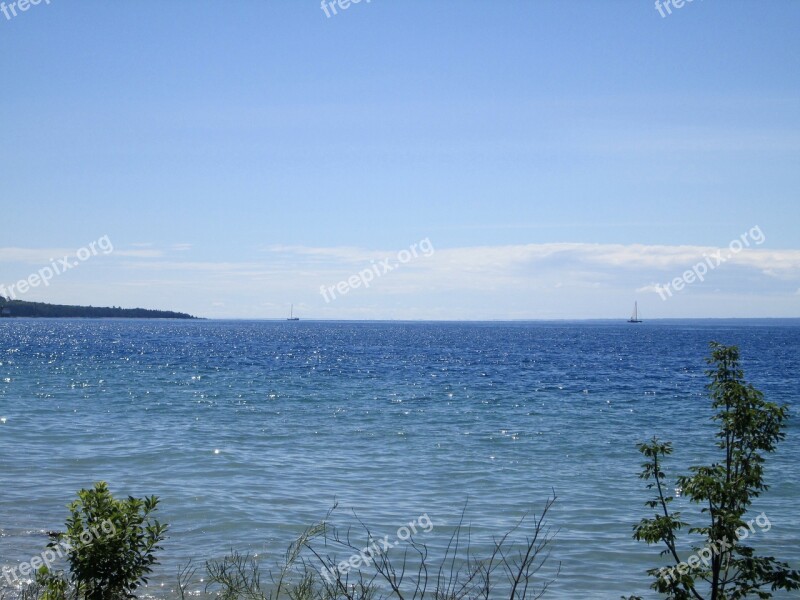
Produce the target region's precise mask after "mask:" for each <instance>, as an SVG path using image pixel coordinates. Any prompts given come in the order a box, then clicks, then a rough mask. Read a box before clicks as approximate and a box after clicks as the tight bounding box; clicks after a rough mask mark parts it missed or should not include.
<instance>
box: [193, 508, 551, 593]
mask: <svg viewBox="0 0 800 600" xmlns="http://www.w3.org/2000/svg"><path fill="white" fill-rule="evenodd" d="M555 500H556V497H555V495H553V496H552V497H550V498H549V499H548V500H547V502H546V503H545V504H544V507H543V509H542V512H541V514H540V515H539V516H536V515H533V516H532V517H531V518H528V517H527V516H526V517H523V518H522V519H520V520H519V521H518V522H517V523H516V525H514V526H513V527H512V528H511V529H510V530H509V531H508V532H506V533H505V534H504V535H502V536H500V537H499V538H495V539H494V540H493V542H492V546H491V550H490V551H489V552H488V554H487V555H486V556H484V557H482V558H479V557H476V556H474V555H473V552H472V548H471V536H470V532H469V528H468V527H465V526H464V521H463V519H464V513H463V512H462V515H461V520H460V521H459V523H458V525H457V526H456V527H455V528H454V530H453V532H452V534H451V536H450V538H449V541H448V543H447V545H446V547H445V550H444V554H443V556H442V557H441V559H440V562H439V565H438V566H436V565H433V564H431V561H430V559H429V557H428V548H427V546H426V545H425V544H423V543H421V542H418V541H417V540H416V539H414V537H413V536H412V537H411V538H410V539H409V540H408V541H407V542H404V545H405V547H404V548H403V549H400V548H398V550H400V551H399V552H398V553H397V554H392V550H391V549H384V548H383V547H382V546H381V545H378V544H375V543H374V542H375V541H376V540H377V539H378V538H376V537H375V536H374V535H373V533H372V532H371V531H370V529H369V528H368V527H367V526H366V525H365V524H364V523H363V522H361V521H359V522H360V523H361V527H362V529H361V532H362V533H363V534H364V537H365V538H366V541H367V544H366V546H363V545H362V546H359V544H357V543H356V540H355V538H354V536H353V532H352V530H350V529H347V530H345V531H341V530H339V529H337V528H335V527H332V526H330V525H329V524H327V522H323V523H320V524H318V525H315V526H313V527H311V528H309V529H307V530H306V531H305V532H304V533H303V535H301V536H300V538H299V539H298V540H297V541H296V542H295V543H294V544H292V546H290V547H289V549H288V551H287V552H286V556H285V557H284V560H283V563H282V565H281V566H280V567H279V568H278V569H277V571H275V572H270V573H269V574H268V576H267V578H266V580H265V578H264V577H262V575H261V572H260V570H259V564H258V562H257V561H256V560H255V559H254V558H252V557H250V556H249V555H242V554H239V553H237V552H234V553H232V554H231V555H229V556H227V557H225V558H224V559H222V560H219V561H210V562H208V563H206V571H207V573H208V583H207V585H206V591H207V592H213V593H214V594H215V595H216V596H217V597H218V598H220V599H221V600H279V599H280V598H288V599H291V600H380V599H384V598H397V599H399V600H416V599H422V598H435V599H436V600H461V599H467V598H470V599H472V598H484V599H486V600H488V599H489V598H492V599H495V598H508V599H509V600H524V599H529V600H535V599H538V598H541V597H542V596H543V595H544V593H545V592H546V591H547V588H548V587H549V586H550V584H551V583H552V582H553V581H554V580H555V578H556V577H557V576H558V572H559V570H560V565H559V566H558V567H555V568H554V571H553V573H552V575H551V576H550V577H547V576H542V569H543V568H544V566H545V563H546V562H547V560H548V558H549V556H550V546H551V544H552V541H553V538H554V534H553V533H552V532H551V529H550V527H549V526H548V525H547V524H546V522H545V518H546V516H547V513H548V511H549V510H550V508H551V507H552V505H553V503H554V502H555ZM528 525H529V527H528ZM526 527H527V529H528V531H527V534H526V536H525V541H524V543H521V544H516V543H514V541H513V540H512V536H513V535H514V534H515V533H517V532H519V531H523V530H524V529H525V528H526ZM365 547H369V548H370V550H369V552H368V553H367V554H366V558H367V560H366V561H365V563H364V567H361V568H358V569H354V570H351V571H349V572H346V573H343V572H341V571H339V570H338V569H337V565H341V564H343V563H341V562H338V561H337V556H336V554H337V552H341V553H344V554H346V555H349V556H351V557H356V556H361V557H364V556H365V553H364V550H365ZM194 573H195V570H194V569H192V568H191V567H186V568H184V569H182V570H181V573H180V575H179V577H178V585H179V589H180V590H181V596H182V597H183V596H184V592H185V590H186V589H187V587H188V586H189V585H190V583H191V580H192V577H193V576H194Z"/></svg>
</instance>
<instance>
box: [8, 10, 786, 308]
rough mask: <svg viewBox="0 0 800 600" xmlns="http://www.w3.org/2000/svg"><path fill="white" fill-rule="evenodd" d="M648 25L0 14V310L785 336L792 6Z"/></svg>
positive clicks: (646, 16) (367, 15) (603, 19)
mask: <svg viewBox="0 0 800 600" xmlns="http://www.w3.org/2000/svg"><path fill="white" fill-rule="evenodd" d="M674 1H675V0H672V2H673V3H668V7H669V10H665V7H664V0H662V2H661V7H662V10H661V12H659V10H658V8H657V7H656V6H655V5H654V3H653V2H652V1H650V0H641V1H640V0H630V1H613V0H608V1H602V2H598V1H594V0H574V1H567V0H558V1H555V0H554V1H544V0H542V1H533V0H529V1H514V0H491V1H490V0H483V1H474V0H460V1H451V0H362V1H361V2H359V3H355V4H349V5H348V3H347V1H346V0H343V3H342V6H345V7H346V8H342V7H341V6H340V5H337V4H335V3H334V4H333V8H335V9H336V14H333V8H332V7H331V6H326V7H325V8H326V10H323V8H322V6H321V5H320V2H319V1H318V0H259V1H256V0H237V1H233V0H231V1H226V2H219V1H217V2H210V1H206V0H191V1H190V0H169V1H162V2H153V1H150V0H141V1H138V2H131V1H129V2H120V1H117V2H108V1H101V0H81V1H80V2H76V1H74V0H40V2H39V3H38V4H36V5H28V6H27V9H26V10H24V11H22V10H20V7H18V6H17V5H16V3H13V4H12V2H9V1H8V0H5V3H4V5H0V150H2V160H0V285H2V286H3V287H2V289H0V295H5V296H10V295H12V292H13V295H14V297H16V298H18V299H21V300H35V301H44V302H54V303H64V304H86V305H94V306H123V307H145V308H159V309H167V310H178V311H184V312H189V313H192V314H195V315H198V316H202V317H208V318H256V319H271V318H285V317H286V316H288V313H289V311H290V306H291V305H292V304H293V305H294V312H295V314H296V315H298V316H300V317H301V318H303V319H431V320H439V319H442V320H444V319H475V320H481V319H487V320H488V319H591V318H614V319H616V318H620V319H624V318H628V317H629V316H630V313H631V310H632V308H633V304H634V302H638V305H639V310H640V313H641V314H642V316H643V318H645V319H648V318H650V319H655V318H695V317H696V318H707V317H800V227H799V225H800V35H798V30H799V28H800V3H798V2H794V1H791V0H776V1H774V2H756V1H752V0H751V1H747V2H735V1H726V2H721V1H718V0H694V1H693V2H688V1H687V2H686V3H684V4H683V5H681V2H680V1H679V0H678V2H677V5H678V6H676V5H675V4H674ZM9 5H11V6H9ZM23 5H24V1H23ZM3 6H5V10H3ZM326 12H327V15H326ZM662 15H663V16H662ZM62 261H63V262H62ZM67 264H68V265H69V266H68V267H67V266H66V265H67ZM59 265H62V266H60V267H59ZM702 265H705V267H703V266H702ZM48 270H49V271H52V275H51V274H50V272H49V271H48ZM370 273H371V275H370ZM44 279H46V280H47V281H46V282H45V281H44ZM20 281H23V282H24V283H23V284H22V285H20V283H19V282H20ZM26 284H27V285H26ZM34 284H35V285H34ZM11 286H14V287H13V288H12V287H11ZM26 288H27V289H26Z"/></svg>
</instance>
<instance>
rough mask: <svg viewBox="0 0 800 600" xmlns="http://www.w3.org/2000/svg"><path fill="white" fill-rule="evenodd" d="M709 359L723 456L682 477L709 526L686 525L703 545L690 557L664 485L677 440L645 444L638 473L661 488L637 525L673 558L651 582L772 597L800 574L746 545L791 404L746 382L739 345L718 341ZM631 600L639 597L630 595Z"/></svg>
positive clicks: (681, 589)
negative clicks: (767, 464) (750, 516)
mask: <svg viewBox="0 0 800 600" xmlns="http://www.w3.org/2000/svg"><path fill="white" fill-rule="evenodd" d="M708 363H709V364H710V365H711V368H710V369H709V370H707V371H706V375H707V376H708V377H709V378H710V382H709V384H708V386H707V387H708V390H709V393H710V396H711V400H712V407H713V408H715V409H716V410H717V412H716V414H715V415H714V417H713V420H714V421H716V422H718V423H719V432H718V433H717V435H716V437H717V439H718V441H717V447H718V448H719V449H720V450H721V457H720V461H719V462H715V463H712V464H711V465H707V466H706V465H702V466H693V467H691V468H690V469H689V471H690V473H691V475H684V476H680V477H678V479H677V482H678V486H679V487H680V488H683V494H685V495H686V497H687V498H689V499H690V500H691V501H692V502H694V503H698V504H700V505H701V506H703V508H702V511H701V512H702V513H704V514H705V515H706V516H707V517H708V521H707V523H706V524H705V525H702V526H698V527H691V528H689V529H688V533H689V534H699V535H700V536H701V539H702V540H703V542H704V544H703V545H702V546H699V545H697V544H695V545H694V546H693V553H692V555H691V556H690V557H688V560H687V562H683V560H682V559H681V555H680V553H679V550H678V539H677V535H678V532H679V531H680V530H681V529H683V528H685V527H688V526H689V524H688V523H686V522H684V521H682V520H681V513H680V512H678V511H671V510H670V504H671V502H672V500H673V498H672V497H671V496H669V495H668V492H667V491H665V488H668V486H667V484H666V475H665V474H664V471H663V470H662V469H663V462H664V459H665V457H667V456H669V455H670V454H671V453H672V445H671V444H670V443H669V442H661V441H659V440H658V439H657V438H653V439H652V440H651V441H650V442H647V443H643V444H640V445H639V451H640V452H641V453H642V454H643V455H644V456H645V458H646V459H647V460H646V462H645V463H643V465H642V467H643V470H642V473H641V474H640V476H639V477H640V478H641V479H645V480H648V481H651V483H649V484H648V485H647V487H648V489H653V488H655V490H656V496H655V498H653V499H652V500H650V501H648V502H647V503H646V506H648V507H650V508H652V509H655V511H656V512H655V514H654V515H653V517H652V518H645V519H642V520H641V522H639V523H638V524H637V525H635V526H634V534H633V537H634V539H636V540H638V541H644V542H647V543H648V544H663V545H664V546H665V549H664V550H663V551H662V552H661V555H662V556H666V557H667V558H668V559H669V560H670V561H671V562H674V566H672V567H669V568H660V569H658V568H657V569H650V570H649V571H648V573H649V574H650V575H651V576H653V578H654V581H653V583H652V585H651V586H650V587H651V588H652V589H654V590H655V591H657V592H659V593H661V594H665V597H666V598H668V599H675V600H685V599H696V600H705V599H710V600H735V599H738V598H746V597H758V598H771V597H772V594H771V591H775V590H779V589H780V590H796V589H800V573H798V572H797V571H794V570H791V569H790V568H789V565H788V564H786V563H783V562H780V561H778V560H776V559H775V558H773V557H771V556H757V555H756V553H755V550H754V549H753V548H752V547H750V546H748V545H746V544H744V543H742V542H743V540H744V538H746V537H747V535H746V531H747V525H748V523H747V522H746V521H745V516H746V513H747V510H748V508H749V507H750V505H751V504H752V501H753V499H754V498H757V497H758V496H760V495H761V493H762V492H765V491H767V489H768V486H767V485H766V483H765V482H764V476H763V469H764V461H765V457H764V455H765V454H767V453H770V452H774V451H775V449H776V446H777V443H778V442H779V441H781V440H783V439H784V437H785V433H784V428H785V421H786V419H787V417H788V409H787V407H786V406H778V405H776V404H774V403H771V402H767V401H765V400H764V397H763V394H762V393H761V392H759V391H758V390H757V389H755V388H754V387H753V386H752V385H750V384H748V383H747V382H745V380H744V379H743V377H744V373H743V371H742V369H741V368H740V367H739V350H738V348H737V347H735V346H730V347H728V346H723V345H720V344H718V343H716V342H712V343H711V357H710V358H709V359H708ZM752 522H753V521H752V520H751V521H750V526H751V530H752ZM742 528H744V533H743V532H742ZM768 590H771V591H768ZM628 600H641V599H640V598H639V597H637V596H630V597H629V598H628Z"/></svg>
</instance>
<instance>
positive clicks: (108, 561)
mask: <svg viewBox="0 0 800 600" xmlns="http://www.w3.org/2000/svg"><path fill="white" fill-rule="evenodd" d="M157 507H158V498H156V497H155V496H151V497H149V498H134V497H132V496H129V497H128V498H127V499H125V500H117V499H115V498H114V496H113V495H112V494H111V492H110V491H109V489H108V485H107V484H106V483H104V482H100V483H96V484H95V486H94V489H90V490H86V489H83V490H81V491H80V492H78V499H77V500H75V501H74V502H73V503H72V504H70V505H69V510H70V517H69V518H68V519H67V522H66V526H67V531H66V533H62V534H60V535H59V539H58V541H57V542H54V543H53V544H51V547H57V546H61V547H62V548H63V547H66V549H67V562H68V563H69V571H70V572H69V579H67V578H66V577H65V575H64V574H63V573H59V574H54V573H52V572H50V571H49V570H48V569H47V568H46V567H43V568H42V569H41V570H40V572H39V576H38V582H39V583H40V584H41V585H43V586H44V590H45V592H44V595H45V600H64V599H65V598H66V597H67V596H74V597H76V598H82V599H84V600H121V599H123V598H135V597H136V595H135V594H134V592H135V591H136V589H137V588H138V587H139V586H140V585H141V584H143V583H144V584H146V583H147V575H148V574H149V573H150V572H151V571H152V566H153V565H155V564H158V561H157V559H156V551H158V550H161V546H159V543H160V542H161V541H162V540H163V539H164V536H165V532H166V530H167V525H165V524H164V525H162V524H161V523H159V522H158V521H157V520H156V519H154V518H153V517H152V513H154V512H155V511H156V510H157ZM67 582H69V584H70V585H69V586H67V585H65V584H66V583H67Z"/></svg>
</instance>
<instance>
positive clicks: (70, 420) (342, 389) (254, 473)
mask: <svg viewBox="0 0 800 600" xmlns="http://www.w3.org/2000/svg"><path fill="white" fill-rule="evenodd" d="M710 340H717V341H720V342H723V343H727V344H737V345H739V346H740V348H741V351H742V357H743V365H744V368H745V372H746V376H747V378H748V379H749V380H750V381H751V382H752V383H753V384H755V385H756V387H758V388H759V389H761V390H762V391H764V392H765V393H766V395H767V397H768V398H769V399H771V400H773V401H776V402H781V403H789V404H790V405H795V406H796V405H797V403H798V401H797V398H798V389H800V385H798V384H800V369H799V368H798V367H800V352H798V348H800V322H799V321H785V322H771V321H707V322H701V321H685V322H680V321H664V322H649V323H644V324H641V325H629V324H627V323H619V324H618V323H606V322H597V323H592V322H579V323H471V324H457V323H452V324H450V323H448V324H432V323H429V324H426V323H336V322H305V321H301V322H241V321H231V322H225V321H196V322H189V321H163V322H157V321H122V320H107V321H105V320H104V321H98V320H27V319H5V320H2V321H0V566H3V565H17V564H18V563H19V562H20V561H22V560H29V559H30V557H32V556H34V555H35V554H38V553H39V552H40V551H41V550H42V548H43V546H44V545H45V544H46V542H47V538H46V537H45V536H44V534H43V532H44V531H45V530H49V529H59V528H60V527H61V526H62V524H63V521H64V518H65V516H66V509H65V505H66V504H67V503H68V502H69V501H71V500H72V499H73V498H74V494H75V491H76V490H78V489H79V488H81V487H88V486H90V485H91V484H92V483H93V482H94V481H97V480H106V481H108V482H109V484H110V486H111V488H112V490H113V491H114V492H115V493H117V494H118V495H127V494H133V495H150V494H155V495H157V496H159V497H160V498H161V500H162V509H161V511H160V512H161V513H162V518H163V520H165V521H167V522H169V523H170V524H171V530H170V537H169V540H168V541H167V542H166V543H165V549H164V551H163V553H162V562H163V564H162V565H161V566H160V567H159V568H158V572H157V577H155V578H154V579H155V582H156V583H155V585H156V586H160V584H162V583H163V584H164V585H163V587H164V589H165V590H166V589H170V587H174V580H175V572H176V568H177V565H178V564H180V563H185V562H186V561H187V560H188V559H190V558H194V559H195V560H196V561H199V562H202V561H203V560H205V559H207V558H211V557H221V556H222V555H224V554H225V553H226V552H227V551H228V550H230V549H231V548H236V549H240V550H244V551H247V550H249V551H252V552H256V553H258V554H259V555H260V556H261V558H262V559H264V560H265V561H266V564H267V565H269V564H272V562H274V561H275V560H277V559H278V558H279V557H280V556H281V555H282V554H283V552H284V550H285V547H286V546H287V545H288V543H290V542H291V541H292V540H293V539H294V537H295V536H296V535H298V534H299V533H300V531H301V530H302V528H303V527H304V526H306V525H309V524H311V523H313V522H316V521H318V520H319V519H321V518H322V517H323V516H324V515H325V513H326V512H327V510H328V509H329V508H330V507H331V505H332V503H333V502H334V499H335V500H336V501H338V503H339V506H340V509H339V510H338V511H337V512H336V513H335V515H338V516H335V518H334V519H335V520H338V522H341V523H342V524H346V523H349V522H352V521H353V517H352V513H351V512H349V511H350V510H351V509H353V510H355V511H356V512H357V514H358V516H359V517H360V518H361V519H362V520H363V521H365V522H367V523H368V524H369V525H371V526H372V528H373V530H374V531H376V532H378V533H380V534H394V532H395V531H396V530H397V528H398V527H400V526H401V525H403V524H405V523H408V522H409V521H410V520H413V519H415V518H416V517H418V516H419V515H422V514H427V515H428V516H429V517H430V519H431V520H432V522H433V524H434V529H433V531H431V532H430V533H425V534H424V535H422V536H421V537H420V538H419V539H420V541H423V542H426V543H428V544H429V545H430V546H431V549H432V553H433V554H434V555H435V554H436V552H437V551H438V550H439V549H441V547H442V544H444V543H445V542H446V541H447V538H448V536H449V533H450V531H451V528H452V526H453V525H454V524H455V523H457V521H458V518H459V515H460V513H461V510H462V508H463V507H464V503H465V501H467V499H468V500H469V503H468V506H467V510H466V520H467V521H468V522H469V523H470V524H471V527H472V538H473V549H475V550H480V549H481V548H484V547H485V545H486V543H488V541H489V540H490V539H491V535H492V534H497V533H500V532H501V531H502V530H504V529H507V528H509V527H510V526H512V525H513V524H514V523H515V521H516V520H517V519H518V518H519V517H520V516H521V515H523V514H524V513H525V512H526V511H529V510H535V509H538V508H539V507H540V506H541V504H542V503H543V502H544V501H545V500H546V498H547V496H548V494H549V493H550V492H551V489H554V490H555V493H556V494H557V496H558V501H557V503H556V505H555V507H554V509H553V511H552V513H551V514H550V518H549V522H550V524H551V525H552V526H553V527H554V528H556V529H558V530H559V531H558V534H557V537H556V541H555V546H554V548H553V551H552V558H551V564H556V563H557V562H559V561H560V562H561V574H560V576H559V578H558V580H557V582H556V583H555V584H554V585H553V587H552V588H551V592H550V593H549V594H548V595H547V596H546V598H619V596H620V595H621V594H629V593H639V594H640V595H643V596H645V597H652V595H650V594H649V590H648V585H649V580H648V579H647V576H646V574H645V570H646V569H647V568H649V567H652V566H655V565H656V564H657V563H658V551H659V550H660V548H658V549H656V548H648V547H647V546H646V545H644V544H639V543H636V542H634V541H633V540H632V539H631V527H632V525H633V524H634V523H636V522H637V521H638V520H639V519H640V518H641V517H642V516H644V515H645V514H647V511H646V509H645V508H644V507H643V503H644V501H645V500H647V499H648V497H649V492H647V490H645V488H644V485H643V482H642V481H640V480H639V479H638V478H637V474H638V471H639V465H640V463H641V457H640V455H639V454H638V452H637V451H636V443H637V442H639V441H643V440H645V439H648V438H650V437H651V436H653V435H658V436H659V437H662V438H665V439H669V440H671V441H673V443H674V444H675V446H676V452H675V455H674V457H673V460H672V461H671V463H670V464H669V465H668V470H670V469H671V472H672V473H673V474H677V473H678V472H682V471H685V467H686V466H688V465H690V464H696V463H698V462H703V461H707V460H708V459H709V458H710V457H711V456H712V454H713V451H714V448H713V441H712V439H711V435H712V434H713V431H714V430H713V425H712V424H711V423H710V421H709V420H708V418H709V416H710V414H711V413H710V408H709V402H708V399H707V397H706V394H705V390H704V385H705V382H706V380H705V377H704V374H703V371H704V369H705V368H706V365H705V362H704V359H705V357H706V356H707V355H708V342H709V341H710ZM797 424H798V420H797V417H796V416H795V415H794V414H793V415H792V419H791V422H790V426H789V429H788V435H787V439H786V441H785V442H783V443H782V445H781V447H780V450H779V452H778V453H777V454H776V455H775V456H772V457H770V459H769V461H768V468H767V479H768V483H770V485H771V489H770V490H769V492H768V493H767V494H766V495H765V496H763V497H762V498H759V499H758V500H757V501H756V503H755V505H754V510H755V512H757V513H758V512H762V511H763V512H765V513H766V514H767V515H768V516H769V519H770V522H771V525H772V527H771V529H770V530H769V531H760V532H759V533H758V534H757V535H755V536H754V539H753V543H754V545H756V546H758V547H759V548H762V549H763V550H765V551H767V552H769V553H771V554H774V555H776V556H778V557H779V558H781V559H784V560H789V561H790V562H792V563H793V566H794V567H795V568H797V567H800V516H799V515H798V511H797V509H796V502H797V499H798V497H800V483H798V482H799V481H800V478H799V477H798V473H799V472H800V469H799V468H798V465H797V462H798V458H800V442H799V441H798V435H797V434H798V427H797ZM682 502H685V499H681V500H677V501H676V504H678V505H679V506H681V508H683V509H684V510H686V511H687V512H688V513H691V512H692V510H693V509H692V508H691V507H690V505H689V504H688V503H685V504H680V503H682Z"/></svg>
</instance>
